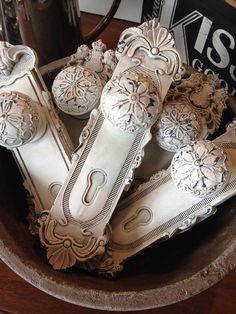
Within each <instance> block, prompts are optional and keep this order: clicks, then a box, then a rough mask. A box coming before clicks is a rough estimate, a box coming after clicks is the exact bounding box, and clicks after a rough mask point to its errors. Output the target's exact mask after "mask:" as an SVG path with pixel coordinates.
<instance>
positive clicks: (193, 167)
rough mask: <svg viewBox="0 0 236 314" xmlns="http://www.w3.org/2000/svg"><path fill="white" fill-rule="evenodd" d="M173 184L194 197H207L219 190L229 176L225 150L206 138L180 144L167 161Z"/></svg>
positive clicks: (228, 164)
mask: <svg viewBox="0 0 236 314" xmlns="http://www.w3.org/2000/svg"><path fill="white" fill-rule="evenodd" d="M171 173H172V179H173V180H174V182H175V183H176V185H177V187H178V188H179V189H180V190H182V191H186V192H189V193H191V194H194V195H196V196H207V195H209V194H212V193H215V192H217V191H219V190H220V189H222V188H223V187H224V186H225V185H226V184H227V182H228V179H229V177H230V163H229V160H228V158H227V155H226V153H225V152H224V151H223V150H222V149H220V148H219V147H217V146H216V145H215V144H214V143H212V142H210V141H204V140H200V141H197V142H193V143H192V144H189V145H186V146H184V147H183V148H182V149H181V150H180V151H179V152H177V153H176V154H175V156H174V158H173V160H172V163H171Z"/></svg>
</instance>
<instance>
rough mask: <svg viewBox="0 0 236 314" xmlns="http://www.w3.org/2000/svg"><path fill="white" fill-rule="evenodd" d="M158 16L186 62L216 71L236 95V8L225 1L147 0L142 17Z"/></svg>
mask: <svg viewBox="0 0 236 314" xmlns="http://www.w3.org/2000/svg"><path fill="white" fill-rule="evenodd" d="M153 17H157V18H159V21H160V23H161V25H162V26H164V27H166V28H168V29H169V30H170V31H171V32H172V34H173V36H174V38H175V42H176V47H177V49H178V50H179V52H180V54H181V57H182V60H183V62H185V63H187V64H190V65H191V66H193V67H194V68H196V69H198V70H199V71H203V72H204V73H205V74H210V73H216V74H219V77H220V78H221V80H222V85H223V86H225V87H227V88H228V91H229V93H231V94H232V95H234V96H236V9H235V8H233V7H232V6H230V5H229V4H227V3H226V2H225V1H223V0H208V1H203V0H145V1H144V3H143V12H142V20H143V21H145V20H149V19H151V18H153Z"/></svg>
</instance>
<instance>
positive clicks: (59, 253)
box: [40, 20, 182, 269]
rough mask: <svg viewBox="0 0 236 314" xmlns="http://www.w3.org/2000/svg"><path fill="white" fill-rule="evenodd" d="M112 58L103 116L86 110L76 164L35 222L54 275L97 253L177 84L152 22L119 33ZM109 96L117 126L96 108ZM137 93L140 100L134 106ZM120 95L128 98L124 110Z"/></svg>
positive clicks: (167, 40) (169, 53)
mask: <svg viewBox="0 0 236 314" xmlns="http://www.w3.org/2000/svg"><path fill="white" fill-rule="evenodd" d="M117 56H118V57H119V62H118V64H117V66H116V68H115V71H114V73H113V76H112V79H111V81H110V82H109V83H108V85H107V86H106V87H105V90H104V94H103V95H102V103H103V105H102V106H103V107H102V108H103V110H104V113H105V115H104V114H103V112H102V111H101V108H100V107H99V108H98V109H95V110H93V111H92V113H91V116H90V120H89V122H88V125H87V126H86V127H85V129H84V131H83V132H82V135H81V144H80V149H79V150H78V151H77V155H78V156H79V158H78V161H75V162H74V164H73V166H72V167H71V169H70V172H69V175H68V177H67V179H66V180H65V182H64V184H63V187H62V188H61V190H60V192H59V194H58V196H57V198H56V200H55V203H54V205H53V207H52V209H51V211H50V212H48V213H44V214H43V215H42V219H41V221H40V239H41V242H42V243H43V245H44V246H45V247H46V248H47V257H48V260H49V262H50V263H51V264H52V266H53V267H54V268H55V269H64V268H68V267H71V266H73V265H74V264H75V263H76V262H83V261H87V260H90V259H92V258H94V257H96V256H97V255H101V254H102V253H104V250H105V245H106V244H107V241H108V235H107V232H105V228H106V225H107V223H108V221H109V220H110V218H111V215H112V213H113V211H114V209H115V207H116V204H117V202H118V200H119V198H120V196H121V193H122V191H123V190H124V188H125V186H126V185H127V184H130V182H131V180H132V178H133V171H134V169H135V168H136V167H138V166H139V164H140V163H141V160H142V156H143V148H144V146H145V145H146V144H147V143H148V141H149V140H150V139H151V133H150V127H151V125H152V124H153V123H154V122H155V120H156V119H157V116H158V113H159V112H160V110H161V104H162V101H163V99H164V97H165V95H166V93H167V91H168V89H169V86H170V84H171V82H172V80H175V79H180V73H181V72H182V69H181V60H180V56H179V54H178V52H177V51H176V49H175V48H174V40H173V38H172V37H171V35H170V34H169V33H168V31H167V30H166V29H164V28H162V27H161V26H160V25H159V24H158V22H157V20H152V21H150V22H146V23H144V24H142V25H141V26H140V27H136V28H130V29H127V30H125V31H124V32H123V33H122V35H121V37H120V41H119V43H118V48H117ZM127 73H129V76H128V74H127ZM122 77H123V78H124V79H125V81H126V83H127V81H129V80H130V81H131V80H132V79H133V78H135V79H134V80H133V82H132V84H133V85H132V87H131V90H128V89H127V87H126V85H125V84H123V85H122V84H121V81H122ZM128 77H129V78H128ZM139 88H140V89H139ZM112 91H114V92H115V94H116V99H115V100H114V102H113V104H114V106H117V108H116V109H114V108H113V109H114V110H117V111H118V112H119V113H121V115H120V116H118V118H119V117H120V118H121V120H122V112H124V116H125V118H124V120H123V126H122V127H117V126H116V125H114V123H113V124H112V123H111V118H110V116H109V114H110V112H111V111H113V109H112V108H109V109H108V110H106V109H104V107H105V106H106V105H109V104H107V103H106V97H108V98H109V97H110V94H109V93H110V92H112ZM143 95H145V97H147V98H145V101H144V102H142V104H141V106H140V99H141V98H142V96H143ZM154 95H155V97H154ZM134 96H135V99H134ZM127 97H128V98H132V97H133V103H132V102H131V104H130V108H129V106H128V107H127V102H126V99H127ZM154 98H155V100H154ZM151 107H152V108H151ZM111 109H112V110H111ZM145 111H146V113H145ZM140 113H141V114H140ZM128 115H129V118H130V119H127V116H128ZM150 115H151V116H152V117H151V119H150ZM108 116H109V117H108ZM120 122H121V121H119V123H120ZM115 124H116V123H115ZM121 124H122V122H121ZM140 126H141V127H140ZM128 130H129V131H130V132H126V131H128Z"/></svg>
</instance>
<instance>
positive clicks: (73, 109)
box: [52, 65, 102, 115]
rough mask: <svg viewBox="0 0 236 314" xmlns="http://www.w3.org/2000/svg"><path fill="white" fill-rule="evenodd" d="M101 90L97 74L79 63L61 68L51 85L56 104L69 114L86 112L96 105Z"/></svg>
mask: <svg viewBox="0 0 236 314" xmlns="http://www.w3.org/2000/svg"><path fill="white" fill-rule="evenodd" d="M101 91H102V85H101V81H100V79H99V77H98V75H97V74H96V73H94V72H92V71H90V70H87V69H85V68H83V67H81V66H79V65H77V66H71V67H68V68H66V69H64V70H62V71H61V72H60V73H59V74H58V76H57V77H56V78H55V80H54V82H53V86H52V93H53V96H54V99H55V102H56V104H57V106H58V107H59V108H60V109H61V110H62V111H64V112H66V113H68V114H71V115H83V114H86V113H88V112H89V111H90V110H91V109H92V108H93V107H95V106H97V105H98V103H99V100H100V95H101Z"/></svg>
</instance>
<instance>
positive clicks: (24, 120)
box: [0, 92, 46, 148]
mask: <svg viewBox="0 0 236 314" xmlns="http://www.w3.org/2000/svg"><path fill="white" fill-rule="evenodd" d="M40 109H41V108H40V106H39V105H38V104H37V103H36V102H34V101H33V100H32V99H31V98H30V97H28V96H26V95H25V94H22V93H19V92H6V93H1V94H0V145H2V146H5V147H7V148H13V147H19V146H22V145H24V144H26V143H28V142H32V141H36V140H37V139H39V138H40V137H41V136H42V134H43V132H44V131H45V128H46V124H45V118H44V117H43V113H42V110H40Z"/></svg>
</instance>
